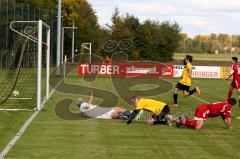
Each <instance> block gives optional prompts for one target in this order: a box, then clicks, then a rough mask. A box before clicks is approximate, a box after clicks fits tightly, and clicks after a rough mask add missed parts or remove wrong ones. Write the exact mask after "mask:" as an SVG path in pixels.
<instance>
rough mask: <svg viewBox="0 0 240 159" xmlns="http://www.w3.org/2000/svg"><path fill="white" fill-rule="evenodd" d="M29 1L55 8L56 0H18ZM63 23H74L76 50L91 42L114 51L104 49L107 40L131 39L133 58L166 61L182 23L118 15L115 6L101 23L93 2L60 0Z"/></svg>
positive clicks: (176, 43) (95, 49)
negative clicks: (106, 21) (109, 22)
mask: <svg viewBox="0 0 240 159" xmlns="http://www.w3.org/2000/svg"><path fill="white" fill-rule="evenodd" d="M17 2H21V3H28V4H30V5H32V6H33V7H44V8H54V9H55V10H56V11H57V0H35V1H32V0H17ZM62 5H63V6H62V10H63V11H62V16H63V25H64V26H72V23H73V22H74V23H75V26H76V27H77V28H78V29H77V30H76V31H75V39H76V40H75V42H76V43H75V45H76V46H75V47H76V49H77V50H78V51H80V49H81V44H82V43H86V42H91V43H92V49H93V52H94V53H96V54H98V55H101V56H106V55H109V56H111V54H113V53H115V52H106V51H105V50H104V49H103V46H104V44H105V43H106V41H108V40H114V41H116V42H119V41H122V40H126V39H128V40H130V41H131V42H132V44H133V45H132V47H131V48H130V49H128V50H125V52H126V53H127V54H128V57H129V58H130V59H132V60H155V61H168V60H171V59H172V56H173V53H174V52H175V51H176V49H177V48H178V47H179V44H180V40H181V34H180V32H181V27H180V26H179V25H178V24H177V23H176V22H170V21H163V22H159V21H153V20H146V21H144V22H140V20H139V19H138V18H137V17H135V16H133V15H130V14H125V15H120V13H119V10H118V9H117V8H116V9H115V10H114V11H113V14H112V18H111V24H107V25H104V26H100V25H99V23H98V17H97V15H96V12H95V11H94V9H93V8H92V6H91V5H90V4H89V3H88V2H87V1H86V0H63V4H62ZM71 36H72V34H71V31H70V30H68V31H66V33H65V51H64V52H65V53H66V54H70V52H71V51H69V50H71Z"/></svg>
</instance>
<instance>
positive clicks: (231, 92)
mask: <svg viewBox="0 0 240 159" xmlns="http://www.w3.org/2000/svg"><path fill="white" fill-rule="evenodd" d="M232 94H233V91H228V98H227V100H229V99H230V98H231V97H232Z"/></svg>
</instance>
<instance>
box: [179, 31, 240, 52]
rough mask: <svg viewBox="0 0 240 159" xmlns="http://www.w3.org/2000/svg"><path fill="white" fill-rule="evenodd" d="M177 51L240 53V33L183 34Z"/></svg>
mask: <svg viewBox="0 0 240 159" xmlns="http://www.w3.org/2000/svg"><path fill="white" fill-rule="evenodd" d="M177 52H184V53H211V54H213V53H216V54H217V53H240V35H228V34H210V35H197V36H195V37H193V38H190V37H188V35H187V34H181V41H180V46H179V48H178V49H177Z"/></svg>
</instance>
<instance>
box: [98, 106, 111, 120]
mask: <svg viewBox="0 0 240 159" xmlns="http://www.w3.org/2000/svg"><path fill="white" fill-rule="evenodd" d="M113 112H114V108H113V109H112V110H110V111H108V112H106V113H104V114H102V115H100V116H97V117H96V119H112V113H113Z"/></svg>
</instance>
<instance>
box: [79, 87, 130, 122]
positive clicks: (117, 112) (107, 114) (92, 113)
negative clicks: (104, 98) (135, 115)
mask: <svg viewBox="0 0 240 159" xmlns="http://www.w3.org/2000/svg"><path fill="white" fill-rule="evenodd" d="M92 102H93V91H92V90H91V91H90V92H89V97H88V101H87V102H86V101H84V100H83V99H81V98H79V99H78V100H77V102H76V104H77V106H78V107H79V108H80V111H81V112H82V114H83V115H84V116H86V117H88V118H95V119H120V120H128V119H129V118H130V115H131V112H130V111H128V110H126V109H124V108H122V107H117V106H116V107H108V108H105V107H99V106H97V105H93V104H92Z"/></svg>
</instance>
